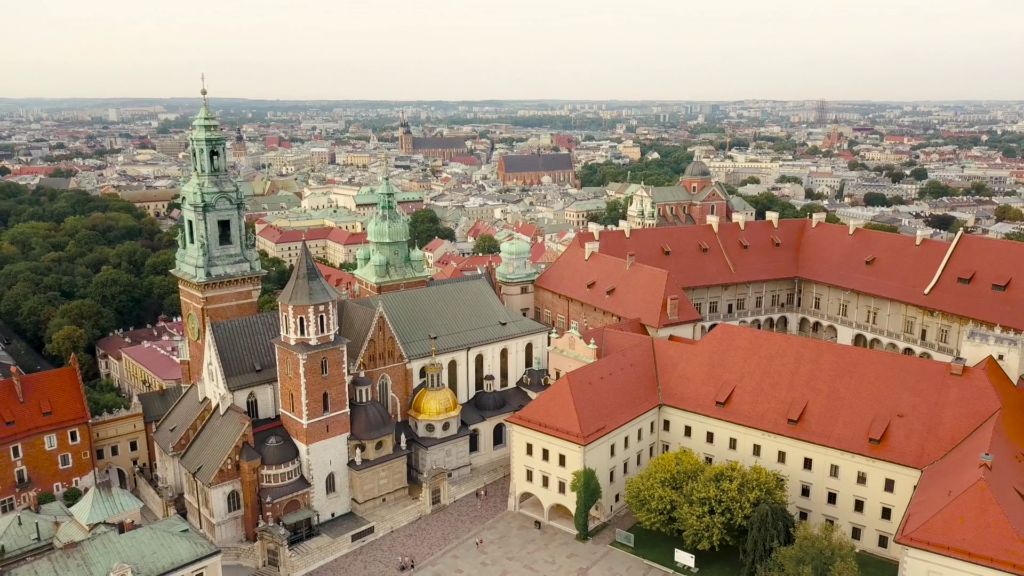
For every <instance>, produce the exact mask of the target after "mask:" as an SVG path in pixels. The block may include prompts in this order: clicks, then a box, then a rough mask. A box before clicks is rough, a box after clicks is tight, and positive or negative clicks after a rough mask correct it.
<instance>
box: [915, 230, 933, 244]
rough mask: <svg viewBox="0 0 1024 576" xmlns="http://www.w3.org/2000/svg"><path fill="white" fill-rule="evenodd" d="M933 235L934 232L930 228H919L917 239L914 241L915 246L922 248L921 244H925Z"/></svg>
mask: <svg viewBox="0 0 1024 576" xmlns="http://www.w3.org/2000/svg"><path fill="white" fill-rule="evenodd" d="M931 235H932V231H931V229H930V228H918V229H917V233H916V236H917V238H916V239H915V240H914V246H920V245H921V242H923V241H924V239H925V238H930V237H931Z"/></svg>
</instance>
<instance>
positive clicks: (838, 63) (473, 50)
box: [0, 0, 1024, 101]
mask: <svg viewBox="0 0 1024 576" xmlns="http://www.w3.org/2000/svg"><path fill="white" fill-rule="evenodd" d="M107 4H108V9H107V10H104V11H103V12H102V13H99V12H97V13H95V14H81V13H79V12H78V11H76V10H75V8H74V7H73V6H72V5H71V4H70V3H69V2H66V0H50V1H47V2H42V3H39V4H33V5H31V7H29V6H27V5H15V6H13V7H11V8H9V9H8V12H7V14H8V21H9V22H29V21H31V20H32V19H34V18H38V17H39V14H40V13H42V14H44V15H45V16H46V20H45V22H46V34H47V41H46V42H45V43H44V44H42V45H38V28H36V27H30V26H17V27H11V28H10V29H9V30H7V31H6V32H7V34H8V39H9V41H10V42H11V43H12V44H13V45H23V46H28V45H36V46H37V47H36V48H35V49H34V50H33V53H32V55H31V57H23V58H12V59H10V60H9V61H8V66H7V70H6V71H7V78H9V79H16V81H13V82H8V83H5V85H4V86H3V87H0V98H36V97H38V98H74V97H83V98H169V97H188V96H191V95H192V94H193V93H194V92H197V91H198V89H199V75H200V74H201V73H205V74H206V77H207V79H208V82H207V85H208V88H209V90H210V94H211V96H215V97H218V98H243V97H244V98H250V99H269V100H403V101H413V100H418V101H430V100H454V101H476V100H490V99H501V100H547V99H550V100H591V101H594V100H709V101H729V100H743V99H771V100H811V99H817V98H827V99H830V100H845V101H852V100H871V101H955V100H988V101H992V100H1015V99H1020V98H1022V97H1024V78H1020V77H1018V76H1014V75H1009V74H1006V72H1005V65H1004V64H1003V62H1002V58H1001V57H1000V56H1001V55H1003V54H1010V53H1012V52H1013V50H1014V49H1015V48H1016V35H1015V33H1014V32H1015V31H1014V28H1013V23H1014V22H1016V21H1019V20H1020V19H1021V18H1022V17H1024V6H1022V5H1018V4H1015V3H1010V2H1005V1H1002V0H993V1H989V2H982V3H980V4H977V5H974V6H972V9H971V10H972V14H976V15H977V16H975V15H965V14H964V13H963V9H962V8H961V7H960V6H961V5H959V4H954V3H952V2H948V1H941V2H931V3H928V4H924V3H920V2H914V3H908V5H897V6H893V5H888V4H885V3H883V2H878V1H874V0H869V1H865V2H861V3H859V4H857V5H849V6H843V7H840V8H835V7H830V8H828V9H823V8H821V7H820V6H819V5H818V4H817V3H814V2H810V1H807V0H787V1H785V2H781V3H774V4H771V5H763V4H757V3H753V2H746V1H740V2H735V3H733V4H730V5H729V6H728V7H720V6H703V5H701V6H692V5H683V4H677V3H668V2H656V3H654V4H651V5H648V6H645V9H644V10H643V11H640V10H635V11H630V10H628V9H623V8H622V5H621V4H616V5H610V4H608V5H605V4H602V3H594V2H589V3H583V2H578V1H572V2H566V3H561V4H559V5H555V6H552V5H547V4H542V3H540V2H538V1H535V0H528V1H525V2H521V3H519V4H517V5H516V6H515V8H514V9H506V10H498V11H496V10H494V9H492V8H490V7H488V6H484V5H480V4H473V3H469V2H463V1H461V0H459V1H454V2H446V3H444V4H443V5H442V6H440V7H438V6H434V5H425V4H413V3H405V2H398V3H390V4H387V5H383V4H365V5H352V6H350V5H340V4H339V5H328V6H317V7H288V8H284V7H281V6H279V5H275V4H271V3H263V2H255V3H246V4H244V5H243V4H242V3H240V2H235V1H229V2H223V3H220V4H217V5H209V4H206V3H201V2H196V1H194V0H186V1H185V2H183V3H179V4H175V5H174V6H173V7H171V6H146V8H145V12H144V11H143V10H144V9H143V8H141V7H140V6H139V5H136V4H134V3H128V2H125V1H123V0H114V1H111V2H108V3H107ZM982 17H984V18H985V20H986V21H985V22H984V24H985V26H984V27H982V26H978V25H975V24H978V22H977V20H980V19H981V18H982ZM972 20H974V21H975V22H974V23H973V24H972ZM104 37H105V38H106V39H107V40H108V41H109V40H111V39H120V41H118V42H115V43H114V44H113V45H111V44H106V45H107V46H108V48H106V49H104V50H103V52H104V53H105V56H104V57H103V61H102V63H101V64H100V65H98V66H90V65H86V64H85V63H83V62H80V61H77V58H78V56H76V55H77V54H80V51H81V50H82V48H83V47H84V46H89V45H95V44H96V43H97V38H104ZM125 41H127V45H126V46H125V47H119V45H120V44H121V43H123V42H125Z"/></svg>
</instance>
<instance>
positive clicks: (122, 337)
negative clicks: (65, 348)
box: [96, 321, 184, 361]
mask: <svg viewBox="0 0 1024 576" xmlns="http://www.w3.org/2000/svg"><path fill="white" fill-rule="evenodd" d="M182 334H184V332H183V330H182V323H181V321H176V322H165V323H163V324H157V325H156V326H152V327H150V328H138V329H135V330H125V331H123V332H120V333H117V334H111V335H110V336H106V337H103V338H100V339H99V340H97V341H96V350H97V353H102V354H106V355H107V356H109V357H110V358H113V359H114V360H117V361H120V360H121V350H123V349H124V348H127V347H129V346H135V345H137V344H141V343H142V342H155V341H157V340H163V339H164V337H175V336H177V337H179V338H180V337H181V336H182Z"/></svg>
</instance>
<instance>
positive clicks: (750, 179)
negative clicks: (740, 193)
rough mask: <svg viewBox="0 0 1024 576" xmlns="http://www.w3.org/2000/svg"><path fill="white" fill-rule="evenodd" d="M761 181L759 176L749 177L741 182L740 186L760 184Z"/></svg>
mask: <svg viewBox="0 0 1024 576" xmlns="http://www.w3.org/2000/svg"><path fill="white" fill-rule="evenodd" d="M760 183H761V179H760V178H758V177H757V176H747V177H746V178H744V179H743V180H740V186H746V185H747V184H760Z"/></svg>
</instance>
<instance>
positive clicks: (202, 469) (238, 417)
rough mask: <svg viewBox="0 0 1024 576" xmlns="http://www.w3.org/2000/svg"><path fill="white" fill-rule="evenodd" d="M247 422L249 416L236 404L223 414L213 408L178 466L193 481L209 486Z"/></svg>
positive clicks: (246, 426)
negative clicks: (184, 470)
mask: <svg viewBox="0 0 1024 576" xmlns="http://www.w3.org/2000/svg"><path fill="white" fill-rule="evenodd" d="M249 425H250V421H249V417H248V416H247V415H246V414H245V412H242V410H241V409H240V408H238V407H237V406H234V405H232V406H230V407H228V409H227V410H225V411H224V413H223V414H221V413H220V410H219V409H217V408H215V409H214V410H213V413H212V414H210V417H209V418H207V419H206V422H204V423H203V426H202V428H200V429H199V432H197V433H196V437H195V438H193V439H192V442H190V443H189V445H188V448H187V449H186V450H185V454H184V455H182V457H181V466H182V467H183V468H185V469H186V470H188V471H189V472H191V473H192V474H193V475H194V476H195V477H196V480H198V481H200V482H202V483H203V484H206V485H209V484H210V482H212V481H213V477H214V476H215V475H216V474H217V470H218V469H220V465H221V464H222V463H223V462H224V459H226V458H227V457H228V455H229V454H230V453H231V450H232V449H233V448H234V447H235V442H237V441H238V437H239V436H240V435H241V434H242V433H243V432H245V430H246V429H247V428H248V427H249Z"/></svg>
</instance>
